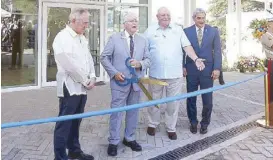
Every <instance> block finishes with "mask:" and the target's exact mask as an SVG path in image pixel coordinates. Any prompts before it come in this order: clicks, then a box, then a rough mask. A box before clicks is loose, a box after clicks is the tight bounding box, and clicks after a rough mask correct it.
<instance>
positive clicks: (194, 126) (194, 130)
mask: <svg viewBox="0 0 273 160" xmlns="http://www.w3.org/2000/svg"><path fill="white" fill-rule="evenodd" d="M190 131H191V133H192V134H196V133H197V125H191V127H190Z"/></svg>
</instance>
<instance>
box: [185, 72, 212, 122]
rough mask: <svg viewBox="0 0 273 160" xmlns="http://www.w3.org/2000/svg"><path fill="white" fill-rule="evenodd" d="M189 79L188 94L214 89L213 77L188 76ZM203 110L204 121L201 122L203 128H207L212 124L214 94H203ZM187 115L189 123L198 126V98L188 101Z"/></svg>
mask: <svg viewBox="0 0 273 160" xmlns="http://www.w3.org/2000/svg"><path fill="white" fill-rule="evenodd" d="M186 79H187V92H188V93H189V92H194V91H197V90H198V86H199V85H200V89H207V88H210V87H213V80H212V78H211V76H201V75H188V76H187V77H186ZM202 102H203V110H202V120H201V122H200V124H201V126H203V127H207V126H208V125H209V124H210V117H211V111H212V106H213V104H212V92H210V93H206V94H202ZM187 114H188V118H189V121H190V123H191V124H192V125H197V124H198V120H197V108H196V97H191V98H188V99H187Z"/></svg>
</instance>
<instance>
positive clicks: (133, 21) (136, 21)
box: [126, 19, 138, 23]
mask: <svg viewBox="0 0 273 160" xmlns="http://www.w3.org/2000/svg"><path fill="white" fill-rule="evenodd" d="M126 22H129V23H138V20H136V19H134V20H130V21H126Z"/></svg>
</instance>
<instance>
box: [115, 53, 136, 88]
mask: <svg viewBox="0 0 273 160" xmlns="http://www.w3.org/2000/svg"><path fill="white" fill-rule="evenodd" d="M131 59H132V58H131V57H128V58H127V59H126V60H125V65H126V67H127V68H128V69H129V71H130V73H131V75H132V78H126V77H125V78H124V81H123V82H121V81H117V80H115V81H116V84H117V85H118V86H122V87H124V86H127V85H129V84H130V83H137V82H138V78H137V75H136V69H135V68H134V67H132V66H131V64H130V60H131Z"/></svg>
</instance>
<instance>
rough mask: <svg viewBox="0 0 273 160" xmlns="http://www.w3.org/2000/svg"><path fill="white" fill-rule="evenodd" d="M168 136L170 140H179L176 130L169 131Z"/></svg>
mask: <svg viewBox="0 0 273 160" xmlns="http://www.w3.org/2000/svg"><path fill="white" fill-rule="evenodd" d="M168 137H169V138H170V140H177V135H176V133H175V132H168Z"/></svg>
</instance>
